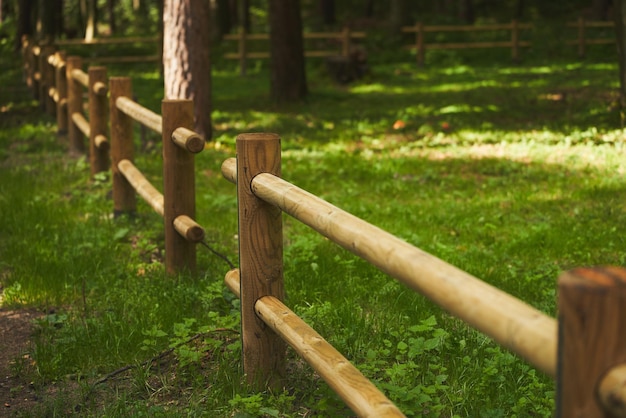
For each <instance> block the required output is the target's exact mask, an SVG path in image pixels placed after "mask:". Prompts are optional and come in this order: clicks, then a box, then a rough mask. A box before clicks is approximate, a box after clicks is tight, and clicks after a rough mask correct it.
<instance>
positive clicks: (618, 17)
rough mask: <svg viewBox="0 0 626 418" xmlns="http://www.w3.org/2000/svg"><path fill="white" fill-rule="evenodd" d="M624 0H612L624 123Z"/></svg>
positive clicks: (625, 24) (625, 70) (625, 22)
mask: <svg viewBox="0 0 626 418" xmlns="http://www.w3.org/2000/svg"><path fill="white" fill-rule="evenodd" d="M625 2H626V0H615V1H614V8H615V9H614V12H613V13H614V19H615V35H616V38H617V57H618V61H619V97H620V108H621V115H622V125H623V124H624V112H625V109H626V31H624V27H625V26H626V5H624V3H625Z"/></svg>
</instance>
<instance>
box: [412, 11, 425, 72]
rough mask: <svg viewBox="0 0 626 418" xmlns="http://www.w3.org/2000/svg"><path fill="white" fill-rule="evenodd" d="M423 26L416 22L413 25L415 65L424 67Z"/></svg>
mask: <svg viewBox="0 0 626 418" xmlns="http://www.w3.org/2000/svg"><path fill="white" fill-rule="evenodd" d="M424 48H425V47H424V24H423V23H422V22H417V23H416V24H415V55H416V57H417V65H418V66H420V67H423V66H424V57H425V56H426V51H425V50H424Z"/></svg>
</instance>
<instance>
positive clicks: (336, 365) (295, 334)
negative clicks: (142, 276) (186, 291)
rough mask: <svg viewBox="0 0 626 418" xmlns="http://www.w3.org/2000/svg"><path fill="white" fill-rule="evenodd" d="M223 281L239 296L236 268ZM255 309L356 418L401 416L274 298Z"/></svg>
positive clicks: (330, 347) (340, 356)
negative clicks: (357, 417)
mask: <svg viewBox="0 0 626 418" xmlns="http://www.w3.org/2000/svg"><path fill="white" fill-rule="evenodd" d="M224 281H225V283H226V286H227V287H228V288H229V289H230V290H231V291H232V292H233V293H234V294H235V295H236V296H237V297H240V296H241V295H240V286H239V270H238V269H234V270H231V271H229V272H228V273H227V274H226V277H225V279H224ZM255 311H256V313H257V315H258V316H259V318H261V320H262V321H263V322H265V323H266V324H267V325H268V326H269V327H270V328H271V329H272V330H273V331H274V332H276V333H277V334H278V335H280V336H281V338H282V339H283V340H284V341H285V342H287V343H288V344H289V345H290V346H291V347H292V348H293V349H294V350H295V351H296V352H297V353H298V354H299V355H300V356H301V357H302V358H303V359H305V360H306V361H307V363H309V364H310V365H311V367H313V369H314V370H315V371H316V372H318V373H319V375H320V376H321V377H322V379H324V381H325V382H326V383H328V385H329V386H330V387H331V388H332V389H333V390H334V391H335V393H337V394H338V395H339V396H340V397H341V399H343V401H344V402H345V403H346V405H348V406H349V407H350V409H352V410H353V411H354V412H355V413H356V414H357V415H358V416H359V417H372V418H374V417H377V418H378V417H381V418H382V417H404V416H405V415H404V414H403V413H402V412H401V411H400V410H399V409H398V407H396V406H395V405H394V404H393V402H391V401H390V400H389V399H387V397H386V396H385V395H384V394H383V393H382V392H381V391H380V390H378V388H377V387H376V386H374V384H373V383H372V382H370V381H369V380H368V379H367V378H366V377H365V376H363V374H362V373H361V372H360V371H359V370H358V369H357V368H356V367H354V365H352V363H350V362H349V361H348V360H347V359H346V358H345V357H344V356H343V355H342V354H341V353H340V352H339V351H337V350H336V349H335V348H334V347H333V346H332V345H330V344H329V343H328V342H327V341H326V340H325V339H324V338H323V337H322V336H321V335H319V334H318V333H317V332H316V331H315V330H314V329H313V328H311V327H310V326H309V325H308V324H307V323H306V322H304V321H303V320H302V319H300V318H299V317H298V316H297V315H296V314H295V313H294V312H293V311H291V309H289V308H288V307H287V306H285V304H283V303H282V302H281V301H280V300H279V299H278V298H275V297H273V296H264V297H262V298H260V299H259V300H257V301H256V303H255Z"/></svg>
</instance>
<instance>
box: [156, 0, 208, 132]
mask: <svg viewBox="0 0 626 418" xmlns="http://www.w3.org/2000/svg"><path fill="white" fill-rule="evenodd" d="M164 6H165V7H164V10H163V76H164V82H165V98H167V99H191V100H193V102H194V119H195V121H194V124H195V128H194V129H195V131H196V132H198V133H199V134H201V135H204V137H205V138H206V139H207V140H208V139H210V138H211V61H210V56H209V38H210V30H209V22H210V16H209V3H208V1H204V0H203V1H199V0H166V1H165V5H164Z"/></svg>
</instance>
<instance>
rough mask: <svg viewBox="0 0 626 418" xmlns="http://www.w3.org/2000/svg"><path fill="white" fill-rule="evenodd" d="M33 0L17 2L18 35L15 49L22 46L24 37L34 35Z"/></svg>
mask: <svg viewBox="0 0 626 418" xmlns="http://www.w3.org/2000/svg"><path fill="white" fill-rule="evenodd" d="M33 3H34V2H33V0H19V2H18V4H17V36H16V37H15V50H16V51H17V50H19V49H20V48H21V47H22V37H24V36H32V35H34V25H33V23H34V19H33V16H34V10H35V9H34V7H33V6H34V5H33Z"/></svg>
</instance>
